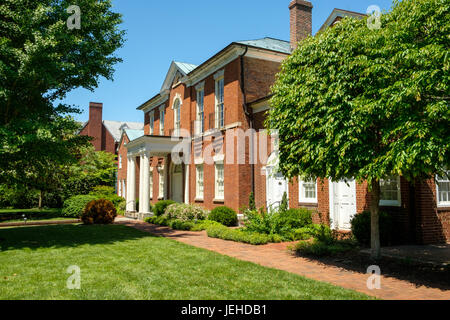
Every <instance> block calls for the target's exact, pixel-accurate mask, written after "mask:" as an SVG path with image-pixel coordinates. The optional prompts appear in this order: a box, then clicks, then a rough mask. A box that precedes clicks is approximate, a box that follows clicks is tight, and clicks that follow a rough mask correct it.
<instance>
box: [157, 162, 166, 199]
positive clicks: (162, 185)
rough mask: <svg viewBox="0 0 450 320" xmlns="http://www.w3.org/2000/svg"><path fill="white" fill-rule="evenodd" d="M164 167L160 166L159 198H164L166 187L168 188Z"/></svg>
mask: <svg viewBox="0 0 450 320" xmlns="http://www.w3.org/2000/svg"><path fill="white" fill-rule="evenodd" d="M164 169H165V168H164V167H163V166H161V167H158V199H164V189H165V188H166V182H165V181H164V177H165V172H164Z"/></svg>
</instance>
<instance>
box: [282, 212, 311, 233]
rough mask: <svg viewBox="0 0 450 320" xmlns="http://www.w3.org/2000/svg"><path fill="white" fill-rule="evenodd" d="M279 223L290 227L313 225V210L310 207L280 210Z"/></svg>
mask: <svg viewBox="0 0 450 320" xmlns="http://www.w3.org/2000/svg"><path fill="white" fill-rule="evenodd" d="M279 219H280V221H279V223H280V225H282V226H283V227H286V228H289V229H298V228H303V227H306V226H308V225H312V222H313V221H312V211H310V210H308V209H289V210H287V211H284V212H280V216H279Z"/></svg>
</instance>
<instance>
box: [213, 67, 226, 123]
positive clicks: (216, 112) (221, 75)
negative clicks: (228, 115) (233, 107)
mask: <svg viewBox="0 0 450 320" xmlns="http://www.w3.org/2000/svg"><path fill="white" fill-rule="evenodd" d="M214 80H215V85H214V87H215V90H214V91H215V92H214V99H215V107H214V126H215V128H216V129H222V128H223V127H225V101H223V102H222V103H223V126H220V125H219V122H220V121H219V117H220V114H219V99H218V95H219V82H220V80H224V84H223V94H224V100H225V77H224V71H223V70H221V71H219V72H217V73H216V74H215V75H214Z"/></svg>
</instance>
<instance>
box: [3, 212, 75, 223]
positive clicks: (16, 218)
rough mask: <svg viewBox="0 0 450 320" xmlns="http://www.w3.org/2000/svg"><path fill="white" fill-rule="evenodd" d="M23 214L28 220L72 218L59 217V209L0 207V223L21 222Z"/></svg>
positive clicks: (60, 214)
mask: <svg viewBox="0 0 450 320" xmlns="http://www.w3.org/2000/svg"><path fill="white" fill-rule="evenodd" d="M23 215H25V217H26V218H27V222H30V221H48V220H58V221H59V220H73V218H70V219H68V218H65V217H61V216H62V213H61V209H42V210H39V209H0V223H11V222H23V221H24V220H23Z"/></svg>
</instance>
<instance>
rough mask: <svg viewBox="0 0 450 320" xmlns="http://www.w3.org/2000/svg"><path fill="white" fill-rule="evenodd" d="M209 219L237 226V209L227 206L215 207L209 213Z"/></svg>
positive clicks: (225, 224) (229, 225)
mask: <svg viewBox="0 0 450 320" xmlns="http://www.w3.org/2000/svg"><path fill="white" fill-rule="evenodd" d="M208 219H209V220H212V221H216V222H219V223H221V224H223V225H224V226H228V227H233V226H236V225H237V222H238V218H237V213H236V211H234V210H233V209H231V208H228V207H225V206H222V207H217V208H214V209H213V210H212V211H211V213H210V214H209V216H208Z"/></svg>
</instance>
